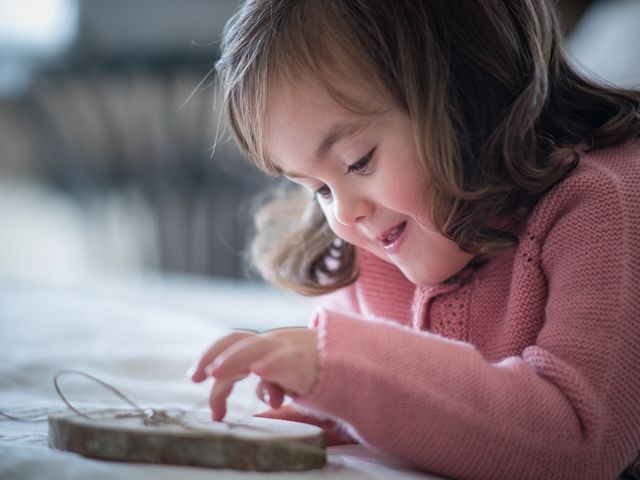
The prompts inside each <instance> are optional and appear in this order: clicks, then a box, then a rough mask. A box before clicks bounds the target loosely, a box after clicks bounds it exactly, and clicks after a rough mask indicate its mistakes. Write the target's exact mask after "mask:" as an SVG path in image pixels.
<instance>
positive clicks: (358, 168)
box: [347, 148, 376, 174]
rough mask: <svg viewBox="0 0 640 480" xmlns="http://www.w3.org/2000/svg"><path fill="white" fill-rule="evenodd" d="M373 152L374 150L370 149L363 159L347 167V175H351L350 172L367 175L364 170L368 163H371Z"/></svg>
mask: <svg viewBox="0 0 640 480" xmlns="http://www.w3.org/2000/svg"><path fill="white" fill-rule="evenodd" d="M375 151H376V149H375V148H373V149H371V151H370V152H369V153H367V154H366V155H365V156H364V157H362V158H361V159H360V160H358V161H357V162H356V163H353V164H351V165H349V168H348V169H347V173H351V172H355V173H363V174H364V173H368V172H367V171H366V170H367V167H368V166H369V162H370V161H371V158H372V157H373V153H374V152H375Z"/></svg>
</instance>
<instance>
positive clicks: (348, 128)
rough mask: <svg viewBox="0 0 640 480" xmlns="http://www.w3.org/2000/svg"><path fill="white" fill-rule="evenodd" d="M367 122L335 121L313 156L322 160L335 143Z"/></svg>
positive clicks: (299, 176)
mask: <svg viewBox="0 0 640 480" xmlns="http://www.w3.org/2000/svg"><path fill="white" fill-rule="evenodd" d="M368 124H369V120H368V119H358V120H352V121H350V122H342V123H336V124H335V125H333V126H332V127H331V128H330V129H329V131H328V132H327V134H326V135H325V136H324V138H323V139H322V141H321V142H320V145H318V148H317V149H316V151H315V153H314V158H315V159H316V160H317V161H319V160H322V159H323V158H324V157H325V156H326V155H327V153H328V152H329V150H331V149H332V148H333V146H334V145H335V144H336V143H339V142H341V141H343V140H344V139H346V138H349V137H352V136H354V135H355V134H356V133H358V132H360V131H361V130H363V129H364V128H365V127H366V126H367V125H368ZM281 173H282V174H283V175H285V176H286V177H289V178H307V177H306V175H302V174H299V173H294V172H290V173H287V172H285V171H284V170H282V171H281Z"/></svg>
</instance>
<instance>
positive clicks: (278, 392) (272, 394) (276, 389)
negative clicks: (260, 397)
mask: <svg viewBox="0 0 640 480" xmlns="http://www.w3.org/2000/svg"><path fill="white" fill-rule="evenodd" d="M266 385H267V392H268V395H269V406H270V407H271V408H280V407H281V406H282V402H283V401H284V390H282V388H280V386H279V385H276V384H275V383H271V382H267V383H266Z"/></svg>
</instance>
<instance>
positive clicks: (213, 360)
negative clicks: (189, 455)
mask: <svg viewBox="0 0 640 480" xmlns="http://www.w3.org/2000/svg"><path fill="white" fill-rule="evenodd" d="M318 356H319V355H318V340H317V334H316V331H315V330H312V329H308V328H283V329H278V330H272V331H270V332H266V333H263V334H256V333H250V332H234V333H231V334H229V335H227V336H225V337H222V338H221V339H220V340H218V341H216V342H215V343H214V344H213V345H211V346H210V347H209V349H208V350H207V351H206V352H205V353H204V354H203V355H202V357H201V358H200V361H199V362H198V364H197V366H196V368H195V370H194V373H193V375H192V376H191V379H192V380H193V381H194V382H201V381H203V380H205V379H206V378H207V377H208V376H212V377H214V378H215V383H214V385H213V387H212V389H211V393H210V395H209V405H210V406H211V412H212V416H213V420H222V419H223V418H224V416H225V414H226V400H227V397H228V396H229V394H230V393H231V390H232V389H233V385H234V383H235V382H236V381H238V380H241V379H242V378H244V377H245V376H246V375H248V374H249V373H251V372H253V373H255V374H256V375H258V376H259V377H260V378H261V382H260V384H259V385H258V389H257V393H258V396H260V397H261V398H262V399H263V400H264V396H265V393H267V394H268V395H269V403H270V405H271V407H272V408H278V407H279V406H280V405H282V401H283V399H284V394H287V395H289V396H296V395H304V394H305V393H307V392H308V391H309V390H310V389H311V386H312V385H313V383H314V382H315V379H316V376H317V373H318V364H319V359H318Z"/></svg>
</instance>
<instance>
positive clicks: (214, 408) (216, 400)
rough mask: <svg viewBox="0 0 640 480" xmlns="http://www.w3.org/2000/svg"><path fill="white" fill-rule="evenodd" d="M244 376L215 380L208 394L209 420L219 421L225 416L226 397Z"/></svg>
mask: <svg viewBox="0 0 640 480" xmlns="http://www.w3.org/2000/svg"><path fill="white" fill-rule="evenodd" d="M243 378H245V376H244V375H243V376H238V377H234V378H228V379H225V380H216V381H215V382H214V384H213V387H212V388H211V392H210V393H209V406H210V407H211V418H212V419H213V420H215V421H220V420H222V419H223V418H224V416H225V415H226V414H227V397H228V396H229V395H230V394H231V391H232V390H233V386H234V385H235V383H236V382H237V381H239V380H242V379H243Z"/></svg>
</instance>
